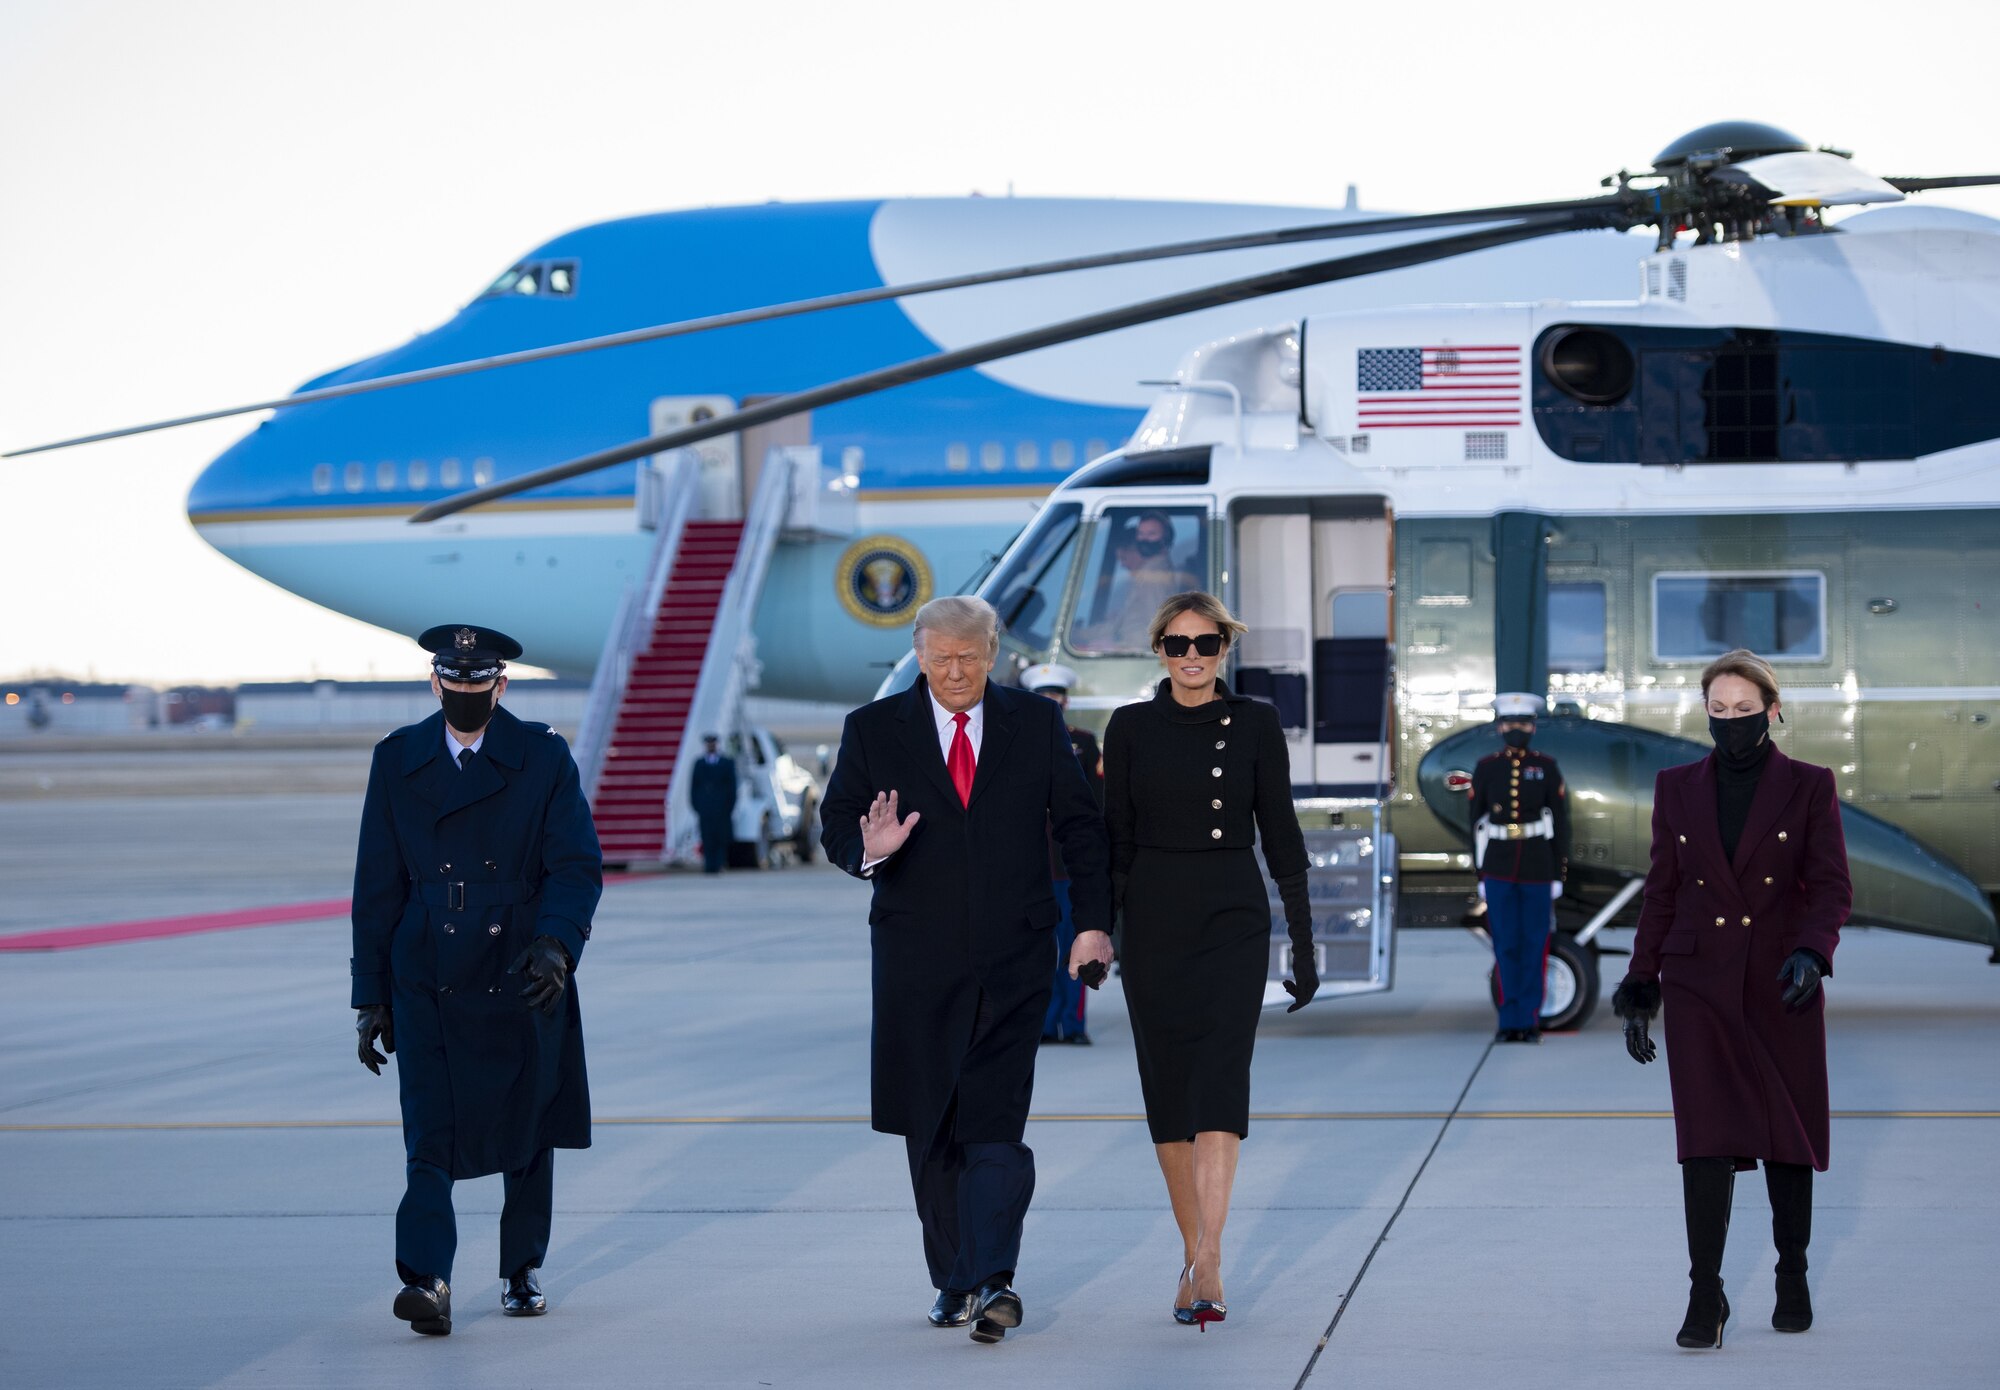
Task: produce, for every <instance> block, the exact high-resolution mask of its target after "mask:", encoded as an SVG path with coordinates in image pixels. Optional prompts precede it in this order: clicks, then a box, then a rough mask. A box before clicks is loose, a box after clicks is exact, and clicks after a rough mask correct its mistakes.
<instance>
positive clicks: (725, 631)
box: [660, 449, 797, 863]
mask: <svg viewBox="0 0 2000 1390" xmlns="http://www.w3.org/2000/svg"><path fill="white" fill-rule="evenodd" d="M796 466H797V465H796V463H795V461H794V460H793V459H792V458H790V457H789V456H788V455H786V454H785V453H784V452H783V451H782V450H779V449H772V450H770V451H769V452H768V453H767V454H766V455H765V457H764V466H763V468H762V470H761V471H760V472H759V473H758V475H757V487H756V491H755V493H754V494H753V495H752V497H751V499H750V505H749V506H748V507H746V508H745V509H744V513H743V532H742V534H741V535H740V536H739V537H738V539H737V543H736V559H735V562H734V563H733V564H732V565H731V566H730V568H729V578H728V579H727V580H726V581H724V583H723V586H722V597H721V600H720V601H719V602H718V603H717V604H716V608H715V625H714V626H713V627H712V628H710V629H709V634H708V646H707V648H706V650H704V651H703V652H702V657H701V675H700V676H699V677H698V678H697V679H696V682H695V688H694V699H693V700H692V701H691V702H690V703H689V705H688V718H687V725H686V727H685V728H683V729H682V731H681V747H680V751H679V753H678V754H676V755H675V757H674V770H673V773H672V775H671V776H670V777H669V779H668V782H667V796H666V838H665V841H664V842H663V843H662V845H661V847H660V857H661V858H662V859H663V860H665V861H667V862H668V863H672V862H673V861H674V860H676V859H679V858H683V857H685V856H687V855H690V854H692V853H693V851H694V846H695V843H696V841H697V840H698V839H699V837H700V833H701V832H700V828H699V826H698V825H697V823H696V821H695V815H694V806H693V803H692V801H691V800H690V798H689V790H690V783H691V773H690V772H689V768H690V766H691V765H692V759H693V757H694V748H695V744H696V741H697V740H698V739H700V737H701V736H702V734H703V733H705V732H709V731H714V732H716V733H722V734H725V735H726V734H727V733H728V731H730V730H733V729H734V728H735V727H736V726H737V724H738V722H739V721H738V719H737V715H738V713H739V711H740V709H741V707H742V702H743V697H744V695H745V694H746V693H748V691H749V689H750V686H751V683H752V680H753V678H754V673H755V672H756V670H757V639H756V637H755V635H754V634H753V633H752V632H751V624H752V623H753V622H754V621H755V620H756V617H757V599H758V597H759V595H761V594H762V592H763V588H764V576H765V575H766V574H767V573H768V572H769V570H770V567H771V553H772V551H773V550H775V549H776V547H777V544H778V535H779V532H780V531H782V530H783V528H784V524H785V517H786V514H787V513H788V512H789V511H790V509H791V495H792V483H791V475H792V470H793V468H794V467H796Z"/></svg>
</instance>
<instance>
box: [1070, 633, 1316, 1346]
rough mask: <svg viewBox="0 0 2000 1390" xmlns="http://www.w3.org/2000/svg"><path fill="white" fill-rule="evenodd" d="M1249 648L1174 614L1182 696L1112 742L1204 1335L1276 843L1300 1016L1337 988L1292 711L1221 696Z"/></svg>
mask: <svg viewBox="0 0 2000 1390" xmlns="http://www.w3.org/2000/svg"><path fill="white" fill-rule="evenodd" d="M1244 630H1245V629H1244V626H1243V624H1242V623H1240V622H1238V621H1237V620H1236V619H1235V618H1233V617H1232V616H1230V613H1229V610H1228V609H1227V608H1225V607H1223V605H1222V604H1221V602H1220V601H1218V600H1217V599H1215V598H1214V597H1212V596H1211V595H1208V594H1204V593H1184V594H1176V595H1174V597H1172V598H1170V599H1168V600H1167V601H1166V603H1165V604H1163V605H1162V606H1161V608H1160V611H1159V613H1158V614H1157V615H1156V616H1155V617H1154V619H1153V625H1152V633H1151V636H1152V647H1153V650H1154V651H1155V652H1158V653H1159V654H1160V664H1161V665H1162V666H1164V667H1165V668H1166V679H1164V680H1162V681H1161V682H1160V684H1159V687H1158V689H1157V690H1156V691H1155V692H1154V695H1153V698H1152V699H1151V700H1149V701H1146V702H1144V703H1142V704H1135V705H1126V706H1124V707H1123V708H1121V709H1119V710H1118V711H1117V712H1115V713H1114V714H1113V715H1112V716H1111V722H1110V725H1109V726H1108V727H1107V728H1106V730H1105V734H1104V796H1105V806H1104V816H1105V822H1106V824H1107V825H1108V827H1109V829H1110V831H1111V877H1112V895H1113V901H1114V902H1116V903H1117V904H1119V905H1120V906H1121V907H1122V909H1123V911H1124V922H1125V926H1124V936H1123V937H1122V938H1121V941H1120V946H1119V949H1120V953H1121V958H1122V960H1123V962H1124V966H1123V970H1124V976H1123V978H1124V982H1125V997H1126V1000H1127V1002H1128V1003H1129V1005H1130V1008H1131V1015H1132V1037H1133V1041H1134V1042H1135V1044H1136V1045H1137V1049H1138V1054H1139V1085H1140V1089H1141V1090H1142V1091H1143V1092H1144V1094H1145V1099H1146V1123H1147V1125H1148V1126H1149V1127H1150V1129H1151V1130H1152V1135H1153V1145H1154V1149H1155V1152H1156V1153H1157V1154H1158V1156H1159V1160H1160V1172H1161V1173H1162V1174H1164V1175H1165V1177H1166V1180H1167V1196H1168V1198H1169V1199H1170V1200H1171V1202H1172V1203H1173V1209H1174V1220H1175V1222H1176V1223H1177V1224H1178V1225H1179V1226H1180V1230H1181V1246H1182V1251H1181V1254H1182V1262H1183V1263H1182V1270H1181V1283H1180V1286H1179V1288H1178V1289H1177V1290H1176V1293H1175V1298H1174V1317H1175V1320H1176V1321H1179V1322H1182V1323H1186V1324H1190V1325H1199V1326H1201V1327H1202V1328H1203V1329H1204V1330H1206V1328H1207V1325H1208V1324H1209V1323H1210V1322H1221V1321H1222V1320H1223V1318H1224V1317H1225V1316H1226V1315H1227V1314H1228V1311H1229V1310H1228V1308H1227V1306H1226V1305H1225V1304H1224V1302H1223V1289H1222V1228H1223V1224H1224V1223H1225V1222H1226V1221H1227V1220H1228V1219H1229V1194H1230V1188H1231V1186H1232V1185H1233V1183H1234V1182H1235V1179H1236V1158H1237V1151H1238V1147H1239V1146H1240V1145H1241V1143H1242V1141H1243V1137H1244V1135H1245V1134H1247V1133H1248V1132H1249V1129H1250V1052H1251V1048H1252V1046H1253V1045H1254V1044H1255V1042H1256V1040H1257V1018H1258V1015H1259V1013H1260V1012H1261V1011H1262V1009H1263V1003H1264V981H1265V978H1266V972H1267V967H1268V965H1269V961H1270V945H1271V909H1270V898H1269V895H1268V893H1267V892H1266V891H1265V887H1264V880H1263V877H1262V875H1260V874H1259V873H1258V872H1257V859H1256V851H1255V849H1254V845H1255V841H1256V838H1257V837H1258V836H1261V837H1262V839H1263V841H1264V861H1265V863H1266V864H1267V865H1268V866H1269V868H1270V870H1271V876H1272V877H1273V878H1275V879H1276V880H1277V882H1278V888H1279V892H1280V894H1281V895H1282V897H1283V900H1284V904H1285V922H1286V925H1287V926H1288V927H1289V928H1290V931H1291V936H1292V942H1293V948H1294V956H1293V974H1294V976H1295V979H1293V980H1287V981H1286V982H1285V988H1286V989H1287V990H1289V991H1290V992H1291V994H1292V996H1293V998H1294V1000H1295V1001H1296V1002H1295V1003H1293V1005H1292V1009H1294V1010H1297V1009H1299V1008H1301V1007H1303V1006H1304V1005H1305V1003H1306V1001H1308V1000H1309V999H1311V998H1312V996H1313V993H1314V991H1316V990H1317V989H1318V988H1319V974H1318V971H1317V970H1316V969H1315V962H1314V959H1313V952H1312V909H1311V906H1310V904H1309V903H1308V901H1307V898H1306V850H1305V838H1304V836H1302V835H1301V834H1300V833H1299V822H1298V816H1297V814H1296V813H1295V812H1294V811H1293V809H1292V775H1291V764H1290V760H1289V755H1288V753H1287V751H1286V748H1285V736H1284V731H1283V730H1282V729H1281V728H1280V727H1279V724H1278V714H1277V711H1276V710H1275V709H1273V708H1271V706H1269V705H1265V704H1261V703H1259V702H1257V701H1255V700H1251V699H1249V698H1247V697H1245V696H1242V695H1237V694H1234V693H1233V692H1231V691H1230V689H1229V688H1228V687H1227V686H1226V685H1224V684H1223V683H1222V682H1221V681H1220V680H1218V679H1217V673H1218V672H1219V671H1220V669H1221V667H1222V663H1223V661H1224V660H1225V659H1226V657H1227V656H1228V652H1229V645H1230V643H1231V642H1232V641H1234V640H1235V638H1236V637H1237V636H1239V635H1240V634H1241V633H1243V632H1244ZM1253 820H1254V829H1253Z"/></svg>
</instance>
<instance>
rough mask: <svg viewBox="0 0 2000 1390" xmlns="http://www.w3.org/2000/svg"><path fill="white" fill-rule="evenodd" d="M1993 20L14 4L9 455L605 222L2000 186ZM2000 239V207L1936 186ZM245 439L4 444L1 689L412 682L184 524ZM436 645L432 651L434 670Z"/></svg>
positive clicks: (308, 366)
mask: <svg viewBox="0 0 2000 1390" xmlns="http://www.w3.org/2000/svg"><path fill="white" fill-rule="evenodd" d="M1996 15H2000V7H1995V6H1993V5H1991V4H1990V3H1947V2H1946V0H1901V3H1896V4H1879V3H1869V4H1855V3H1828V4H1819V5H1812V6H1800V5H1794V4H1756V3H1736V4H1731V5H1688V4H1680V5H1667V6H1661V5H1658V4H1628V3H1622V0H1594V2H1593V3H1581V4H1558V3H1549V2H1548V0H1543V3H1537V4H1504V5H1503V4H1492V3H1486V4H1479V3H1460V0H1430V3H1426V4H1424V5H1421V6H1414V5H1382V4H1368V5H1360V4H1352V3H1344V2H1343V0H1317V2H1316V3H1302V4H1294V3H1279V2H1278V0H1237V3H1233V4H1227V5H1222V4H1215V3H1206V4H1202V3H1181V0H1144V3H1129V4H1128V3H1094V2H1093V0H1062V3H1045V2H1044V0H1012V3H1008V4H1004V5H1002V4H979V5H955V4H949V3H943V4H941V3H938V0H927V2H925V3H888V2H887V0H845V2H844V3H840V4H827V3H824V2H823V0H819V2H818V3H796V2H795V0H763V3H753V4H726V5H725V4H720V3H709V4H690V3H686V2H685V0H675V3H667V4H662V3H657V2H655V3H644V4H640V3H611V2H610V0H565V3H563V4H560V5H555V4H528V3H517V2H515V0H478V2H477V3H471V2H470V0H466V2H464V3H461V2H459V0H396V2H395V3H380V2H379V0H346V3H342V4H338V5H326V4H313V5H307V4H279V3H268V2H267V3H247V2H246V3H227V2H225V0H208V2H206V3H204V2H202V0H176V3H173V4H159V3H153V2H152V0H124V2H123V3H102V2H100V3H79V0H0V265H4V267H5V270H6V283H7V285H8V287H9V293H8V294H7V295H6V296H5V299H4V301H0V447H18V446H21V445H25V444H29V443H36V442H40V441H43V440H46V439H50V438H55V437H60V436H65V435H72V434H80V433H84V432H87V431H91V430H96V429H102V428H107V427H112V426H118V425H124V424H131V423H136V422H138V421H141V420H146V419H152V418H156V417H160V416H167V415H176V414H182V413H186V412H189V411H193V410H198V409H203V408H210V407H215V406H220V405H225V404H233V403H236V402H238V401H242V400H254V399H259V398H262V397H266V396H273V395H279V394H283V393H284V392H286V391H288V390H290V389H291V388H292V387H294V386H296V385H297V384H298V383H299V382H300V381H302V380H304V379H305V378H307V377H309V376H313V375H315V374H317V373H319V372H321V371H324V370H326V369H327V368H329V367H333V366H336V365H338V364H340V363H343V362H347V361H351V360H353V359H355V358H357V357H361V356H364V355H366V354H368V353H371V352H375V351H379V350H380V349H382V348H385V347H389V346H392V345H394V344H396V343H399V342H401V341H403V340H405V339H406V338H408V337H409V336H410V335H411V334H413V333H416V332H419V331H422V330H424V329H426V328H429V327H432V326H434V325H436V324H437V323H439V322H440V321H442V320H444V319H446V318H448V317H449V316H450V315H451V314H452V313H454V312H455V311H456V310H457V309H458V308H459V307H460V306H461V305H462V304H463V303H464V302H465V301H466V300H467V299H469V298H470V297H471V296H472V295H473V294H474V293H476V292H477V291H478V290H479V289H480V288H482V287H483V286H484V285H485V284H486V282H487V281H489V280H490V279H491V278H492V277H493V275H494V274H496V273H497V272H498V271H499V270H501V269H502V268H504V267H505V266H506V265H507V264H508V263H509V262H511V261H512V260H513V259H514V258H515V257H517V256H518V255H520V254H521V253H522V252H523V251H525V250H527V249H528V248H529V247H531V246H533V245H535V244H537V243H539V242H541V241H544V240H546V239H547V238H548V237H550V236H552V235H553V234H555V233H557V232H560V231H562V230H564V229H566V228H569V227H573V226H577V225H579V224H583V223H588V222H594V221H598V220H601V219H604V218H608V217H615V216H621V215H625V214H629V213H638V212H651V211H661V210H666V209H672V208H680V207H690V206H700V205H704V204H717V203H738V202H762V201H764V200H766V199H770V198H782V199H785V200H787V201H803V200H809V199H817V198H833V197H870V196H883V195H903V194H947V195H957V194H963V193H966V192H969V191H972V190H975V189H977V190H981V191H983V192H986V193H989V194H999V193H1003V192H1005V191H1006V189H1007V187H1008V185H1009V184H1010V183H1011V184H1012V185H1013V187H1014V189H1015V191H1016V192H1017V193H1018V194H1021V195H1036V194H1040V195H1064V196H1110V197H1134V198H1162V197H1171V198H1189V199H1198V200H1213V201H1223V202H1260V203H1261V202H1268V203H1292V204H1302V203H1304V204H1311V203H1326V204H1337V203H1338V202H1339V201H1340V199H1341V197H1342V194H1343V192H1344V190H1345V188H1346V186H1347V185H1348V184H1349V183H1355V184H1358V185H1359V187H1360V191H1361V198H1362V205H1363V206H1364V207H1370V208H1381V209H1395V210H1407V211H1421V210H1431V209H1438V208H1449V207H1455V206H1480V205H1484V204H1493V203H1502V202H1513V201H1519V200H1523V199H1530V198H1551V197H1576V196H1582V195H1587V194H1590V193H1593V192H1595V191H1597V190H1596V181H1597V179H1598V178H1599V177H1600V176H1601V175H1604V174H1607V173H1610V172H1611V171H1613V170H1615V169H1618V168H1619V167H1621V166H1625V167H1631V168H1635V169H1636V168H1642V167H1644V166H1645V165H1646V164H1647V163H1648V162H1649V161H1650V159H1651V157H1652V156H1653V154H1655V153H1656V152H1657V151H1658V150H1659V149H1660V148H1661V147H1662V146H1664V145H1665V144H1666V143H1667V142H1668V141H1670V140H1671V139H1673V138H1674V137H1675V136H1677V135H1679V134H1681V133H1682V132H1683V131H1686V130H1689V129H1692V128H1693V127H1695V126H1698V125H1703V124H1706V123H1707V122H1709V121H1713V120H1722V119H1727V118H1747V119H1753V120H1763V121H1768V122H1771V123H1773V124H1776V125H1780V126H1783V127H1786V128H1788V129H1791V130H1793V131H1796V132H1797V133H1798V134H1799V135H1801V136H1802V137H1804V138H1805V139H1807V140H1808V141H1811V142H1813V143H1815V144H1832V145H1836V146H1839V147H1841V148H1844V149H1851V150H1853V151H1854V152H1855V155H1856V159H1857V161H1858V162H1859V163H1860V164H1862V165H1863V167H1865V168H1868V169H1870V170H1872V171H1873V172H1875V173H1878V174H1885V175H1887V174H1900V175H1909V174H1949V173H1991V172H1996V170H2000V116H1996V115H1995V114H1994V111H1993V107H1992V101H1991V90H1992V82H1993V73H1992V62H1993V54H1994V53H1995V52H1996V50H2000V18H1996ZM1930 197H1931V199H1932V200H1933V201H1937V202H1940V203H1944V204H1946V205H1949V206H1955V207H1964V208H1971V209H1974V210H1976V211H1980V212H1984V213H1987V214H1989V215H1994V216H2000V191H1995V190H1974V191H1965V192H1960V193H1951V194H1944V195H1930ZM248 427H249V423H248V422H244V421H233V422H220V423H216V424H211V425H206V426H198V427H195V428H191V429H186V430H181V431H176V432H172V433H167V434H158V435H151V436H146V437H142V438H139V439H134V440H126V441H121V442H116V443H110V444H101V445H93V446H90V447H88V448H85V449H80V450H74V451H69V452H64V453H58V454H52V455H44V456H38V457H36V458H32V459H26V460H10V461H6V462H0V676H9V675H19V674H24V673H26V672H28V671H30V670H39V671H56V672H62V673H65V674H71V675H79V676H81V675H89V674H93V673H94V674H95V675H96V676H97V677H98V678H100V679H147V680H156V681H172V680H210V681H234V680H239V679H270V678H283V677H289V676H299V675H309V674H323V675H367V674H370V673H371V672H372V673H376V674H380V675H384V676H390V675H394V676H405V675H410V674H412V673H413V672H420V669H421V656H420V654H418V653H416V651H415V649H414V648H413V647H412V646H411V644H410V643H409V642H408V641H407V639H405V638H402V637H398V636H394V635H391V634H387V633H383V632H380V631H378V630H376V629H373V628H368V627H365V626H363V625H361V624H358V623H355V622H353V621H351V620H349V619H346V618H342V617H339V616H337V615H335V614H332V613H329V612H327V611H326V610H324V609H320V608H317V607H314V606H313V605H310V604H308V603H306V602H304V601H303V600H301V599H297V598H294V597H292V596H291V595H288V594H286V593H284V592H283V591H281V590H278V589H276V588H273V587H272V586H270V585H269V584H267V583H265V582H264V581H262V580H260V579H257V578H254V577H253V576H251V575H249V574H247V573H245V572H244V571H242V570H239V569H237V568H236V567H235V566H233V565H232V564H230V563H229V562H228V561H226V560H223V559H222V558H221V557H219V556H218V555H216V554H215V553H214V552H212V551H211V550H209V549H208V547H207V546H205V545H204V544H202V542H201V541H199V540H198V539H197V538H196V537H195V535H194V533H193V531H192V530H191V529H190V527H189V526H188V523H187V518H186V515H185V512H184V510H183V507H184V503H185V500H186V495H187V489H188V486H189V484H190V483H191V482H192V480H193V479H194V477H195V475H196V474H197V473H198V472H199V471H200V469H201V468H202V466H203V465H204V464H205V463H206V462H207V461H208V460H209V459H210V458H212V457H214V456H215V455H216V454H217V453H219V452H221V451H222V450H223V449H224V448H225V447H227V446H228V444H229V443H230V442H231V441H233V440H234V439H235V438H237V437H238V436H239V435H240V434H241V433H243V432H244V431H245V430H246V429H247V428H248ZM413 658H416V659H413Z"/></svg>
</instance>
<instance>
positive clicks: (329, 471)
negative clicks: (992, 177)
mask: <svg viewBox="0 0 2000 1390" xmlns="http://www.w3.org/2000/svg"><path fill="white" fill-rule="evenodd" d="M313 491H314V492H332V491H333V465H332V464H330V463H316V464H314V465H313Z"/></svg>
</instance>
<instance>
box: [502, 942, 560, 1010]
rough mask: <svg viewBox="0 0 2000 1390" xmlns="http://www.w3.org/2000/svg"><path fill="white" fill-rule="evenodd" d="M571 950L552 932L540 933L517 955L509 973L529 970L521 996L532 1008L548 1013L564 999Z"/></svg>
mask: <svg viewBox="0 0 2000 1390" xmlns="http://www.w3.org/2000/svg"><path fill="white" fill-rule="evenodd" d="M569 969H570V962H569V952H568V951H565V950H564V949H563V944H562V942H560V941H558V940H556V939H555V938H554V937H553V936H538V937H536V938H535V939H534V940H533V941H530V942H529V943H528V949H527V950H525V951H523V952H521V954H520V955H518V956H516V957H515V958H514V963H513V964H512V965H510V966H508V967H507V973H508V974H509V975H518V974H520V973H521V972H522V971H523V970H525V971H527V972H528V985H527V988H525V989H523V990H522V991H521V997H522V998H523V999H525V1000H527V1001H528V1005H529V1007H531V1008H536V1009H540V1010H541V1011H542V1012H543V1013H545V1014H552V1013H554V1012H555V1011H556V1005H558V1004H560V1003H562V997H563V991H564V989H565V987H566V986H567V985H568V984H569Z"/></svg>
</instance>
